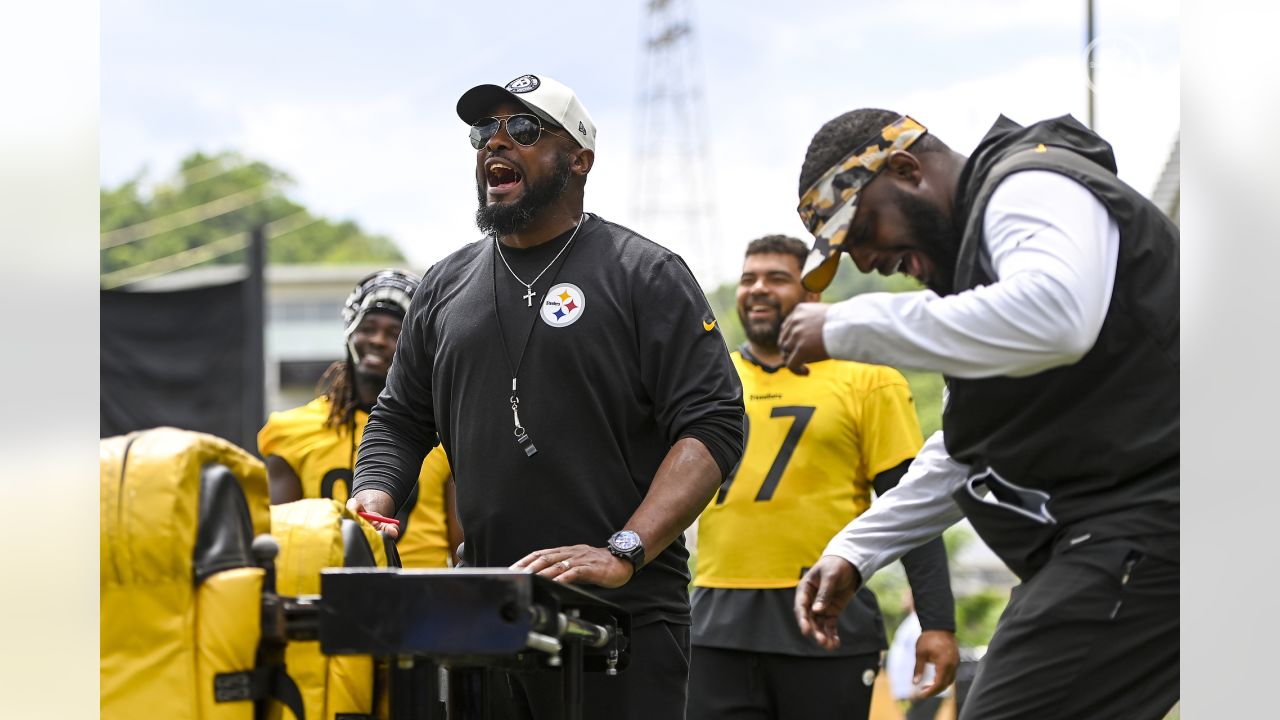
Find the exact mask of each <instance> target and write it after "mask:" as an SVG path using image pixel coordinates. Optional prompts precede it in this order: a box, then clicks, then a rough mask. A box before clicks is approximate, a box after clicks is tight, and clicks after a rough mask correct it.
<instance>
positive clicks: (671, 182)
mask: <svg viewBox="0 0 1280 720" xmlns="http://www.w3.org/2000/svg"><path fill="white" fill-rule="evenodd" d="M644 2H645V8H644V14H645V19H644V22H643V23H642V31H641V32H642V36H641V50H642V60H641V63H640V85H639V87H640V95H639V97H638V101H639V102H638V105H639V107H638V112H637V113H636V117H637V131H636V138H637V140H636V145H635V172H634V174H633V176H632V177H633V178H634V179H633V183H634V186H633V188H632V194H631V198H632V215H633V217H634V218H635V222H636V230H637V231H638V232H640V233H641V234H643V235H645V236H647V237H650V238H653V239H654V240H655V241H657V242H658V243H660V244H662V245H665V246H666V247H668V248H670V249H672V250H674V251H675V252H677V253H679V254H680V255H681V256H682V257H683V258H684V259H685V262H686V263H688V264H689V267H690V268H691V269H692V270H693V273H694V276H695V277H696V278H697V279H698V281H699V282H700V283H702V284H703V286H704V287H712V286H714V285H715V284H716V283H718V282H719V281H720V280H721V276H723V275H724V273H723V272H718V271H717V267H718V266H717V260H723V258H719V257H717V256H718V255H719V248H720V243H719V228H718V227H717V225H718V223H717V222H716V209H715V199H714V193H713V187H712V182H711V180H712V177H711V170H712V168H711V160H710V155H709V152H708V144H707V137H708V132H707V114H706V110H705V107H704V102H703V94H702V87H701V83H700V82H699V81H700V78H701V76H702V66H701V64H700V62H699V59H698V55H697V42H696V36H695V33H694V28H693V21H692V18H691V16H690V7H689V6H690V2H691V0H644ZM730 264H731V265H732V263H730ZM735 267H736V266H735Z"/></svg>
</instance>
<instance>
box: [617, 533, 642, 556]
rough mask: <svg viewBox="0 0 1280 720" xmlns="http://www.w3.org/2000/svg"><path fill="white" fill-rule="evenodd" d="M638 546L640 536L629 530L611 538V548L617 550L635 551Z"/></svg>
mask: <svg viewBox="0 0 1280 720" xmlns="http://www.w3.org/2000/svg"><path fill="white" fill-rule="evenodd" d="M639 545H640V536H639V535H637V534H635V533H633V532H631V531H630V530H624V531H622V532H620V533H618V534H616V535H614V536H613V546H614V547H616V548H618V549H619V550H623V551H627V550H635V549H636V548H637V547H638V546H639Z"/></svg>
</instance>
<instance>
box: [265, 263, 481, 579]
mask: <svg viewBox="0 0 1280 720" xmlns="http://www.w3.org/2000/svg"><path fill="white" fill-rule="evenodd" d="M417 286H418V278H417V277H415V276H413V275H410V274H408V273H405V272H401V271H399V270H380V271H378V272H376V273H373V274H371V275H369V276H367V277H365V278H364V279H363V280H361V281H360V283H359V284H358V285H357V286H356V287H355V289H354V290H352V292H351V294H350V296H348V297H347V300H346V303H345V304H344V306H343V309H342V319H343V322H344V325H345V333H346V337H347V343H346V345H347V347H346V351H345V352H344V355H345V356H346V357H345V359H343V360H339V361H337V362H335V363H334V364H333V365H331V366H329V369H328V370H326V371H325V374H324V377H323V378H321V380H320V386H321V388H323V394H322V395H321V396H320V397H318V398H316V399H315V400H312V401H311V402H309V403H307V404H306V405H303V406H302V407H298V408H294V409H292V410H286V411H284V412H276V413H272V414H271V417H270V418H269V419H268V420H267V424H266V426H264V427H263V428H262V430H261V431H260V432H259V433H258V450H259V452H260V453H261V454H262V457H264V458H266V464H267V477H268V479H269V480H270V483H271V502H272V503H286V502H292V501H294V500H298V499H301V498H315V497H327V498H333V499H335V500H338V501H340V502H343V503H345V502H346V501H347V497H348V496H349V495H350V493H351V476H352V468H353V467H354V464H355V459H356V448H357V447H359V445H360V436H361V435H362V434H363V433H364V426H365V423H366V422H367V421H368V419H369V410H370V409H371V408H372V407H373V404H374V403H375V402H376V401H377V399H378V394H379V393H380V392H382V388H383V386H384V385H385V384H386V382H387V370H388V369H389V368H390V367H391V358H392V355H393V354H394V353H395V349H396V340H397V339H399V337H400V325H401V322H402V321H403V319H404V315H405V313H406V312H407V311H408V309H409V302H410V299H411V298H412V297H413V292H414V290H415V289H416V288H417ZM453 507H454V505H453V478H452V474H451V472H450V469H449V460H448V458H446V457H445V454H444V450H443V449H442V448H440V447H437V448H436V449H435V450H434V451H432V452H431V453H430V454H429V455H427V458H426V459H425V460H424V461H423V463H422V473H421V474H420V475H419V477H418V488H417V490H416V491H415V493H414V495H413V496H410V498H409V501H408V502H406V503H405V506H404V507H403V508H401V510H400V515H399V516H398V518H399V520H400V522H401V530H400V536H399V538H398V540H397V542H396V549H397V551H398V552H399V554H400V562H401V564H402V565H403V566H404V567H446V566H447V565H448V564H449V562H450V561H451V560H454V557H453V552H455V551H456V550H457V547H458V545H459V544H460V543H461V542H462V530H461V528H460V526H459V524H458V520H457V516H456V514H455V513H454V511H453Z"/></svg>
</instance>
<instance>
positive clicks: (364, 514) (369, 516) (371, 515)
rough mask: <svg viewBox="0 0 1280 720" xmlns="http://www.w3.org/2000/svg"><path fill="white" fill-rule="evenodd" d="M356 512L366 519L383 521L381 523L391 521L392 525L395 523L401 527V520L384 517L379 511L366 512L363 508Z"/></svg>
mask: <svg viewBox="0 0 1280 720" xmlns="http://www.w3.org/2000/svg"><path fill="white" fill-rule="evenodd" d="M356 514H357V515H359V516H360V517H362V518H364V519H365V520H371V521H373V522H381V523H390V524H392V525H395V526H396V527H400V521H399V520H397V519H395V518H389V517H382V516H381V515H379V514H377V513H371V512H365V511H363V510H361V511H360V512H358V513H356Z"/></svg>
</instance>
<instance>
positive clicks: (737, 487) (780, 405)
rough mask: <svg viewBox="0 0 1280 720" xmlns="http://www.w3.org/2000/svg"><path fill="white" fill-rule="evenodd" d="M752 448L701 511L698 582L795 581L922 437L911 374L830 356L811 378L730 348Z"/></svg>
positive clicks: (760, 584)
mask: <svg viewBox="0 0 1280 720" xmlns="http://www.w3.org/2000/svg"><path fill="white" fill-rule="evenodd" d="M732 357H733V363H734V365H735V366H736V367H737V369H738V375H739V377H741V378H742V392H743V400H744V404H745V405H746V410H747V415H746V420H747V426H746V430H747V441H746V446H747V447H746V452H744V453H743V455H742V462H741V463H739V465H738V467H737V469H736V470H735V471H734V472H733V473H731V474H730V476H729V477H728V479H726V480H725V481H724V483H723V484H722V485H721V487H720V490H719V491H718V492H717V493H716V496H715V497H714V498H712V500H711V503H710V504H709V505H708V506H707V508H706V510H704V511H703V513H702V516H701V517H700V518H699V519H698V560H697V567H696V573H695V577H694V584H695V585H698V586H701V587H710V588H755V589H775V588H787V587H794V586H795V585H796V584H797V583H798V582H799V580H800V576H801V573H802V571H803V569H805V568H807V567H809V566H810V565H812V564H813V563H814V562H815V561H816V560H817V559H818V557H819V556H820V555H821V554H822V550H823V548H825V547H826V545H827V542H828V541H829V540H830V539H831V537H832V536H833V535H835V534H836V533H837V532H838V531H839V530H840V529H841V528H843V527H844V526H845V525H846V524H848V522H849V521H850V520H852V519H853V518H854V517H857V516H858V515H860V514H862V513H863V512H864V511H865V510H866V509H867V507H868V506H870V504H871V493H872V480H873V479H874V478H875V476H876V475H877V474H879V473H881V472H884V471H885V470H889V469H892V468H894V467H897V466H898V465H899V464H901V463H902V462H903V461H905V460H909V459H911V458H913V457H915V455H916V453H917V452H918V451H919V450H920V446H921V445H922V444H924V440H923V438H922V437H921V435H920V422H919V420H918V419H917V418H916V410H915V407H914V405H913V404H912V400H911V390H910V388H909V387H908V386H907V381H906V379H905V378H903V377H902V373H899V372H898V371H897V370H894V369H892V368H888V367H884V366H880V365H867V364H863V363H856V362H848V361H844V360H826V361H823V362H819V363H813V364H811V365H809V375H808V376H806V377H802V376H799V375H796V374H795V373H792V372H791V371H790V370H788V369H786V368H781V369H778V370H772V371H771V370H769V369H766V368H764V367H762V366H761V365H759V364H757V363H756V362H754V361H753V359H751V358H746V357H743V356H742V353H741V352H734V353H733V354H732Z"/></svg>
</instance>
